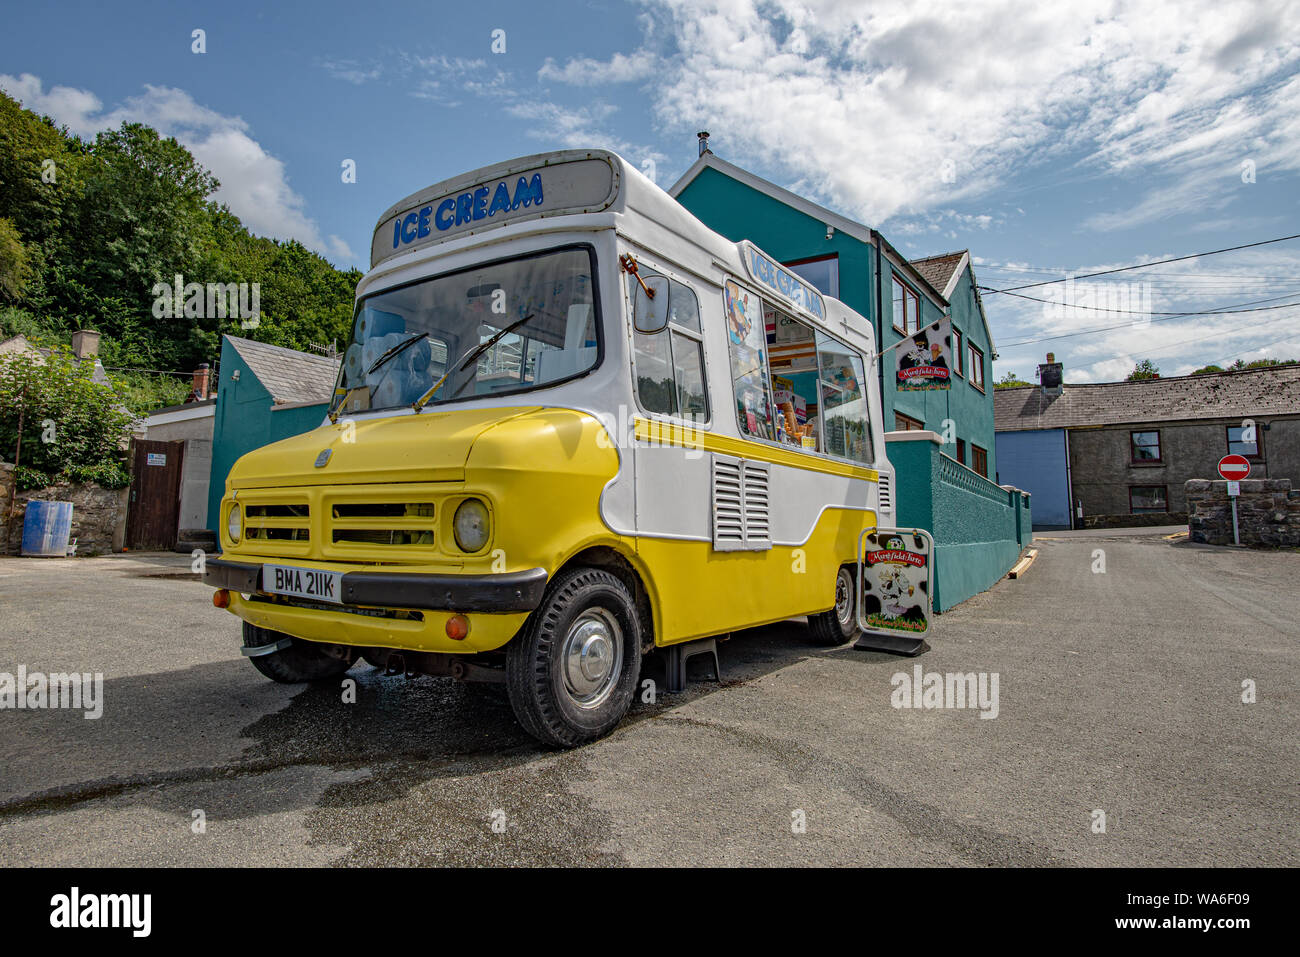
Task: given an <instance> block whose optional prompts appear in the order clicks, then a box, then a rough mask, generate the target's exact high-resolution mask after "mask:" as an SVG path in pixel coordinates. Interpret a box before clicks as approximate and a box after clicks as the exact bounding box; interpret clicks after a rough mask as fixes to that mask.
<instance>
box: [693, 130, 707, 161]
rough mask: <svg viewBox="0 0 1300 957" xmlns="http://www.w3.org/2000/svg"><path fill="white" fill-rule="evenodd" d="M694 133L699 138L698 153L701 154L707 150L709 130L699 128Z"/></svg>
mask: <svg viewBox="0 0 1300 957" xmlns="http://www.w3.org/2000/svg"><path fill="white" fill-rule="evenodd" d="M695 135H696V136H698V137H699V138H700V155H701V156H703V155H704V154H705V153H707V152H708V151H709V131H708V130H700V132H698V133H696V134H695Z"/></svg>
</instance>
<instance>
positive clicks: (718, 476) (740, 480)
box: [713, 455, 772, 552]
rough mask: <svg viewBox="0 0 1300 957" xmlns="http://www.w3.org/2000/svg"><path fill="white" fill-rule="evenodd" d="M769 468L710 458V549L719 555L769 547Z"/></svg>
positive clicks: (766, 464)
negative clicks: (711, 546)
mask: <svg viewBox="0 0 1300 957" xmlns="http://www.w3.org/2000/svg"><path fill="white" fill-rule="evenodd" d="M769 480H770V466H769V465H768V463H766V462H751V461H747V460H743V459H732V458H727V457H726V456H720V455H715V456H714V457H713V547H714V549H715V550H717V551H720V552H736V551H759V550H762V549H768V548H771V547H772V525H771V495H770V489H769Z"/></svg>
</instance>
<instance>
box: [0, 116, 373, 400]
mask: <svg viewBox="0 0 1300 957" xmlns="http://www.w3.org/2000/svg"><path fill="white" fill-rule="evenodd" d="M218 185H219V184H218V183H217V180H216V179H215V178H214V177H213V175H212V174H211V173H210V172H209V171H208V170H206V169H204V167H203V166H202V165H201V164H199V163H198V162H197V161H196V160H195V159H194V157H193V156H192V155H191V154H190V152H189V151H188V150H187V149H186V148H185V147H184V146H182V145H181V144H179V143H178V142H177V141H176V140H175V139H172V138H169V137H162V136H160V135H159V134H158V133H157V132H156V131H155V130H153V129H150V128H149V127H147V126H143V125H141V124H138V123H124V124H123V125H122V126H121V127H119V128H118V129H116V130H110V131H108V132H104V133H100V134H99V135H98V136H97V137H96V138H95V140H94V141H93V142H84V141H82V140H81V139H79V138H78V137H76V136H72V135H70V134H69V133H68V132H67V130H66V129H60V128H59V127H57V126H55V124H54V123H53V122H52V121H51V120H50V119H49V118H48V117H43V116H38V115H37V114H35V113H33V112H31V111H30V110H25V109H23V108H22V106H21V104H19V103H18V102H17V101H15V100H13V99H12V98H11V97H8V96H6V95H4V94H3V93H0V304H4V305H6V306H7V307H8V308H6V309H4V310H3V311H0V331H2V332H4V333H5V334H7V335H15V334H17V333H19V332H21V333H22V334H24V335H26V336H27V337H28V338H29V339H32V340H33V341H37V340H39V341H40V342H41V343H42V344H45V345H49V344H52V343H54V342H64V343H66V342H67V341H68V337H69V336H70V334H71V333H72V332H73V331H74V330H76V329H81V328H91V329H97V330H98V331H99V332H100V333H102V336H103V337H102V339H101V342H100V348H101V355H102V357H103V360H104V364H105V365H107V366H113V367H120V368H127V369H154V370H159V369H161V370H168V371H173V372H185V371H189V370H192V369H193V368H194V367H195V366H197V365H198V364H199V363H200V362H208V363H214V362H215V359H216V358H217V356H218V353H219V349H220V341H221V335H222V334H223V333H224V334H231V335H239V336H244V337H246V338H251V339H258V340H261V341H264V342H271V343H275V344H276V345H284V346H289V347H291V348H298V349H302V348H305V347H306V346H307V344H308V343H309V342H329V341H331V340H339V341H344V340H346V339H347V336H348V332H349V327H350V324H351V315H352V297H353V291H354V290H355V288H356V284H357V282H358V281H359V279H360V278H361V273H360V272H359V271H358V270H356V269H349V270H338V269H336V268H334V266H332V265H331V264H330V263H329V262H328V261H326V260H325V259H323V258H322V257H320V256H318V255H316V254H315V253H313V252H311V251H310V250H308V249H306V248H305V247H304V246H302V245H301V244H300V243H298V242H295V241H292V240H290V241H284V242H282V241H278V240H273V239H268V238H265V237H261V236H254V235H252V234H251V233H249V232H248V230H247V229H246V228H245V227H244V225H243V224H242V223H241V222H240V221H239V218H238V217H237V216H235V215H234V214H233V213H231V212H230V210H229V209H228V208H226V207H225V206H223V205H220V204H218V203H216V202H214V201H213V200H212V194H213V193H214V192H215V191H216V189H217V187H218ZM6 220H7V221H8V222H9V223H10V224H11V225H10V226H6V225H5V224H4V221H6ZM178 274H179V275H181V276H183V277H184V281H185V282H186V283H190V282H197V283H200V284H204V285H206V284H207V283H241V282H247V283H249V284H250V285H251V284H252V283H257V284H258V287H259V292H260V317H259V318H260V322H259V323H258V325H257V326H256V328H251V329H245V328H242V327H241V323H240V319H239V318H238V317H227V318H219V317H215V316H194V317H186V316H181V317H176V318H158V317H156V316H155V315H154V309H153V306H154V302H155V300H156V298H157V297H158V293H157V292H155V286H156V284H158V283H167V284H174V283H175V277H176V276H177V275H178ZM13 307H16V308H17V311H14V309H13ZM127 388H128V395H127V400H128V404H129V405H130V406H131V407H132V408H136V407H138V404H139V402H141V401H144V397H145V396H146V395H147V394H148V393H149V392H150V390H152V391H153V392H155V393H156V394H157V398H158V400H159V401H160V402H161V401H164V400H167V399H170V398H171V397H173V396H175V395H176V393H177V391H178V390H177V389H176V388H175V387H172V386H168V385H166V384H155V385H153V386H148V385H147V383H146V382H145V381H144V380H142V379H140V378H134V379H130V380H128V383H127ZM186 391H188V390H186ZM183 398H184V394H181V399H183Z"/></svg>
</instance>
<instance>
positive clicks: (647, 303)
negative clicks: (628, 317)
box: [632, 276, 668, 333]
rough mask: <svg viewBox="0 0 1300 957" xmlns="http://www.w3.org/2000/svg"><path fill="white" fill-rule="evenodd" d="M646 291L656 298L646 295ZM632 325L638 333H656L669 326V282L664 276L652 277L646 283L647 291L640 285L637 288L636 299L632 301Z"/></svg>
mask: <svg viewBox="0 0 1300 957" xmlns="http://www.w3.org/2000/svg"><path fill="white" fill-rule="evenodd" d="M646 289H649V290H650V291H652V292H653V293H654V298H653V299H652V298H650V297H649V296H647V295H646ZM632 324H633V326H634V327H635V328H636V331H637V332H645V333H655V332H659V331H660V330H662V329H663V328H664V327H665V326H667V325H668V280H667V279H665V278H664V277H663V276H652V277H651V278H649V279H647V280H646V281H645V289H643V288H642V287H641V284H640V283H637V286H636V297H635V298H634V299H633V300H632Z"/></svg>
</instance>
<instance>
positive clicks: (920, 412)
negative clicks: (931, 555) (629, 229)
mask: <svg viewBox="0 0 1300 957" xmlns="http://www.w3.org/2000/svg"><path fill="white" fill-rule="evenodd" d="M669 193H670V194H671V195H672V196H674V197H675V198H676V199H677V201H678V202H680V203H681V204H682V205H683V206H685V207H686V208H687V209H688V210H690V211H691V213H693V214H694V215H695V216H696V217H697V218H698V219H700V220H701V221H702V222H703V223H704V224H705V225H707V226H708V227H709V228H711V229H713V230H714V231H716V232H718V233H721V234H722V235H723V236H726V237H727V238H728V239H730V240H732V241H736V242H738V241H740V240H742V239H748V240H750V241H751V242H753V243H754V244H756V245H757V246H758V247H759V248H761V249H762V250H763V251H764V252H766V253H768V254H769V255H771V256H773V257H775V258H776V259H778V260H780V261H781V262H782V263H783V264H785V265H786V266H787V267H789V268H790V269H791V270H792V271H794V272H797V273H799V274H800V275H801V276H803V277H804V278H805V279H807V280H808V281H809V282H811V283H812V284H813V285H815V286H816V287H817V288H818V289H820V290H821V291H822V292H824V293H826V294H827V295H830V296H834V297H835V298H836V299H839V300H840V301H842V302H844V303H846V304H847V305H848V306H850V307H851V308H853V309H855V310H856V311H857V312H859V313H861V314H862V315H863V316H864V317H866V318H867V320H868V321H869V322H870V323H871V325H872V328H873V330H874V331H875V335H876V342H877V343H878V344H879V345H878V348H880V349H881V350H882V351H883V350H886V349H888V348H889V347H890V346H892V345H894V344H895V343H897V342H899V341H901V340H902V339H904V338H905V337H907V336H909V335H911V334H913V333H915V332H918V331H919V330H921V329H923V328H925V326H926V325H928V324H929V323H931V322H934V321H936V320H938V319H942V318H944V317H945V316H949V317H951V319H952V324H953V342H952V343H951V346H952V355H953V360H952V364H951V369H952V380H951V382H952V384H951V387H950V389H949V390H947V391H928V392H906V391H903V392H900V391H898V390H897V389H896V388H895V384H894V374H893V370H894V366H893V359H894V355H893V353H892V352H890V353H887V354H885V355H884V357H883V361H881V362H880V363H878V364H877V370H876V374H877V376H878V379H879V382H880V389H881V399H882V403H881V405H882V408H883V410H884V416H885V423H884V427H885V432H886V437H887V440H888V441H889V447H888V454H889V458H890V461H891V462H892V463H893V465H894V467H895V469H896V471H897V483H898V488H897V491H896V502H897V517H898V522H899V524H900V525H909V526H917V527H921V528H925V529H928V530H929V531H930V532H931V533H932V534H934V536H935V543H936V550H937V555H936V589H935V607H936V608H938V609H939V610H943V609H946V608H950V607H952V606H953V605H955V604H956V603H957V602H959V601H963V600H965V599H966V598H969V597H970V596H971V595H974V594H976V593H978V592H980V591H983V590H984V589H986V588H988V587H989V586H990V585H992V584H993V583H994V582H995V581H997V580H998V579H999V578H1000V577H1001V576H1002V575H1003V574H1005V573H1006V570H1007V569H1008V568H1009V567H1010V565H1011V564H1013V563H1014V561H1015V559H1016V557H1017V556H1018V555H1019V554H1020V550H1021V548H1023V547H1024V545H1026V544H1027V543H1028V542H1029V540H1030V538H1031V535H1032V532H1031V528H1030V522H1029V496H1028V495H1025V494H1023V493H1021V492H1019V491H1015V490H1009V489H1004V488H1001V487H1000V486H999V485H998V484H997V450H996V444H995V440H994V427H993V361H994V359H995V358H996V351H995V347H994V343H993V337H992V335H991V333H990V332H989V326H988V319H987V317H986V316H985V314H984V304H983V301H982V300H981V298H980V294H979V289H978V286H977V281H976V278H975V272H974V268H973V267H972V265H971V257H970V254H969V252H968V251H966V250H959V251H957V252H948V253H943V254H940V255H937V256H930V257H926V258H924V259H916V260H908V259H907V258H906V257H904V256H903V255H902V253H900V252H899V251H898V250H897V249H896V248H895V247H894V246H893V245H892V244H891V243H890V242H889V241H888V240H887V239H886V238H885V237H884V236H883V235H881V233H880V232H879V231H878V230H876V229H872V228H871V227H868V226H864V225H862V224H861V223H857V222H854V221H853V220H851V219H848V218H846V217H844V216H841V215H839V214H838V213H835V212H832V211H831V210H829V209H826V208H824V207H822V206H818V205H817V204H816V203H813V202H811V201H809V200H807V199H804V198H803V197H801V196H798V195H796V194H794V193H792V192H790V191H789V190H787V189H784V188H782V187H780V186H777V185H776V184H774V183H770V182H768V181H767V180H764V179H762V178H760V177H758V176H755V175H754V174H753V173H750V172H748V171H747V170H744V169H741V168H740V167H738V166H735V165H733V164H731V163H728V162H726V161H725V160H721V159H719V158H718V157H717V156H715V155H714V154H713V153H712V152H711V151H708V150H706V151H705V152H704V153H703V154H702V155H701V156H700V158H699V159H698V160H697V161H696V162H695V163H694V164H693V165H692V166H691V168H690V169H689V170H687V171H686V173H685V174H684V175H683V176H682V178H681V179H680V180H678V181H677V183H676V184H674V185H673V187H672V188H671V189H670V190H669ZM918 430H928V431H931V432H934V433H936V434H937V435H938V436H939V441H938V442H937V443H936V442H935V441H934V440H932V439H930V438H929V437H928V436H927V437H924V438H923V440H922V441H914V440H913V439H914V438H916V439H922V437H921V436H916V437H910V436H909V437H904V436H902V435H899V434H898V433H901V432H908V431H913V432H914V431H918ZM891 435H892V438H891ZM963 466H964V467H963Z"/></svg>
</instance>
